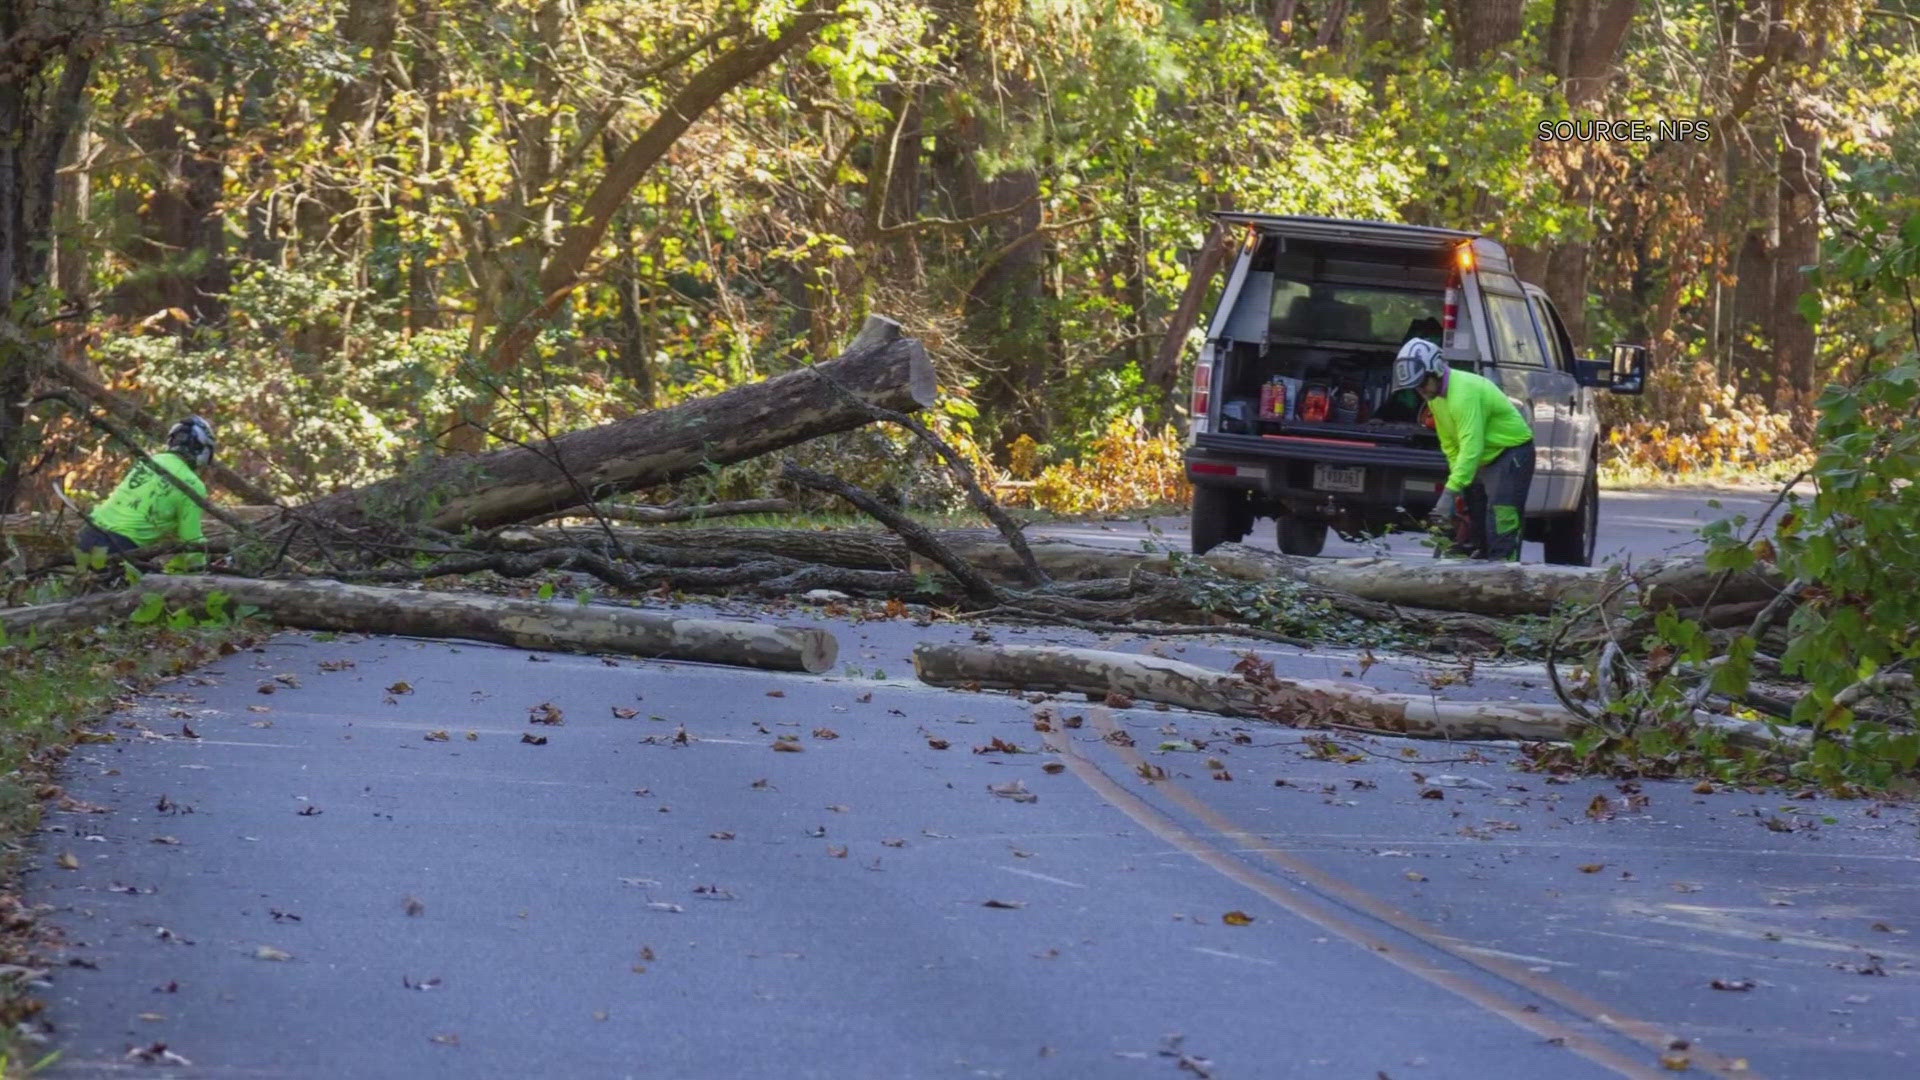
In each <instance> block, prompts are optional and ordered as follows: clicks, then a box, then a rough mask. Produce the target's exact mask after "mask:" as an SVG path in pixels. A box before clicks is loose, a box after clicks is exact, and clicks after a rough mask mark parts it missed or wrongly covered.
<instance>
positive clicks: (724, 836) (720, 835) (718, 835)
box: [707, 829, 733, 840]
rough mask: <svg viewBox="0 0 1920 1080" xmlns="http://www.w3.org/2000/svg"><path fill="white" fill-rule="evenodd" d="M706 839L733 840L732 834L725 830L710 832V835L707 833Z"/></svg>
mask: <svg viewBox="0 0 1920 1080" xmlns="http://www.w3.org/2000/svg"><path fill="white" fill-rule="evenodd" d="M707 839H709V840H731V839H733V834H732V833H730V832H727V831H726V830H724V829H722V830H720V831H719V832H710V833H708V834H707Z"/></svg>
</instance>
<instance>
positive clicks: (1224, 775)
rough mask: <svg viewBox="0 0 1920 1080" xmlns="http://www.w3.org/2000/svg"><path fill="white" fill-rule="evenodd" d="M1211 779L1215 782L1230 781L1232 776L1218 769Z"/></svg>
mask: <svg viewBox="0 0 1920 1080" xmlns="http://www.w3.org/2000/svg"><path fill="white" fill-rule="evenodd" d="M1213 778H1214V779H1215V780H1231V779H1233V774H1232V773H1230V772H1228V771H1227V770H1225V769H1220V770H1218V771H1216V772H1215V773H1214V774H1213Z"/></svg>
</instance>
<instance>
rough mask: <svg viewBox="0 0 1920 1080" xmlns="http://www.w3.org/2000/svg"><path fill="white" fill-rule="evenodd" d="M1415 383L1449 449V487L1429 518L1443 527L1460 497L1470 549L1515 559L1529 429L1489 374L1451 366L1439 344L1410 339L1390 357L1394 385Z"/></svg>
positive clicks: (1529, 456)
mask: <svg viewBox="0 0 1920 1080" xmlns="http://www.w3.org/2000/svg"><path fill="white" fill-rule="evenodd" d="M1407 387H1413V388H1414V389H1415V390H1417V391H1419V393H1420V396H1421V397H1422V398H1424V399H1425V400H1426V402H1427V407H1428V408H1429V409H1431V410H1432V411H1433V429H1434V431H1435V433H1436V434H1438V435H1439V436H1440V449H1441V450H1442V451H1444V452H1445V453H1446V455H1447V486H1446V489H1445V490H1444V491H1442V492H1441V493H1440V499H1439V501H1438V502H1436V503H1434V506H1433V513H1432V516H1431V520H1432V521H1433V523H1434V524H1435V525H1437V526H1440V527H1441V528H1446V527H1448V526H1449V525H1451V524H1452V522H1453V515H1454V514H1455V513H1456V512H1457V510H1458V507H1457V503H1458V501H1459V500H1460V497H1461V496H1463V495H1464V496H1465V497H1466V498H1465V502H1466V504H1467V506H1466V511H1467V520H1468V524H1469V526H1470V528H1471V532H1470V536H1471V541H1472V542H1471V544H1470V545H1469V551H1470V553H1471V554H1473V555H1475V556H1477V557H1479V558H1484V559H1490V560H1493V561H1496V562H1518V561H1519V559H1520V534H1521V527H1520V522H1521V513H1522V511H1523V510H1524V509H1525V508H1526V505H1527V488H1529V487H1530V486H1532V484H1533V428H1532V427H1530V426H1529V425H1528V424H1527V418H1526V417H1524V416H1521V415H1520V410H1519V409H1516V408H1514V406H1513V402H1512V401H1510V400H1508V399H1507V395H1506V393H1505V392H1504V391H1502V390H1501V389H1500V387H1499V386H1498V385H1496V384H1495V383H1494V382H1492V381H1491V380H1489V379H1487V378H1485V377H1483V376H1480V375H1476V374H1474V373H1473V372H1471V371H1456V370H1454V368H1453V367H1452V366H1451V365H1450V364H1448V363H1447V362H1446V361H1445V360H1443V359H1441V357H1440V346H1438V345H1435V344H1434V343H1433V342H1431V341H1428V340H1426V339H1425V338H1412V339H1410V340H1408V341H1407V343H1406V344H1405V345H1402V346H1401V347H1400V354H1399V355H1398V356H1396V357H1395V358H1394V361H1393V389H1394V390H1395V391H1399V390H1403V389H1405V388H1407Z"/></svg>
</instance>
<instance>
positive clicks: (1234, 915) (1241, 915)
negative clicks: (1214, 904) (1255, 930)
mask: <svg viewBox="0 0 1920 1080" xmlns="http://www.w3.org/2000/svg"><path fill="white" fill-rule="evenodd" d="M1220 921H1221V922H1223V923H1226V924H1227V925H1228V926H1252V925H1253V916H1251V915H1249V914H1247V913H1246V912H1244V911H1229V912H1227V913H1226V914H1225V915H1222V916H1220Z"/></svg>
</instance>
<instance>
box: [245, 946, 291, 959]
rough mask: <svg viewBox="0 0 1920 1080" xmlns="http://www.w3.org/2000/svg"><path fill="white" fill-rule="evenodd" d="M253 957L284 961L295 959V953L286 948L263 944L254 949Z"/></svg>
mask: <svg viewBox="0 0 1920 1080" xmlns="http://www.w3.org/2000/svg"><path fill="white" fill-rule="evenodd" d="M253 958H254V959H255V960H274V961H282V960H291V959H293V954H292V953H290V952H287V951H285V950H284V949H276V948H274V947H273V946H271V945H262V946H260V947H259V948H257V949H255V950H253Z"/></svg>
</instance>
